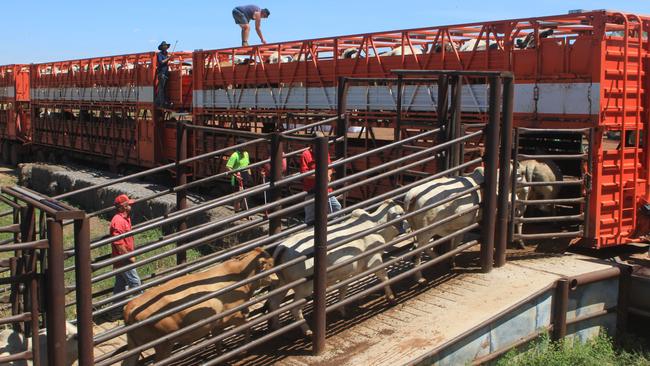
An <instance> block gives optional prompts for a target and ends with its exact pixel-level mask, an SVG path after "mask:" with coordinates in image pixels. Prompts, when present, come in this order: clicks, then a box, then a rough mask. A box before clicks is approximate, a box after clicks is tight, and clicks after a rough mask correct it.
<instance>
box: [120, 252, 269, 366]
mask: <svg viewBox="0 0 650 366" xmlns="http://www.w3.org/2000/svg"><path fill="white" fill-rule="evenodd" d="M271 267H273V258H271V256H270V255H269V254H268V253H267V252H266V251H264V250H263V249H262V248H256V249H254V250H252V251H250V252H248V253H245V254H242V255H240V256H238V257H235V258H232V259H230V260H228V261H226V262H223V263H220V264H218V265H216V266H214V267H212V268H210V269H208V270H206V271H204V272H199V273H193V274H189V275H186V276H182V277H179V278H175V279H173V280H171V281H169V282H167V283H166V284H164V285H160V286H157V287H154V288H152V289H149V290H147V291H145V292H144V293H143V294H142V295H140V296H138V297H137V298H135V299H133V300H131V301H130V302H129V303H128V304H126V306H125V307H124V320H125V323H126V324H127V325H128V324H134V323H137V322H140V321H143V320H145V319H148V318H150V317H152V316H155V315H156V314H159V313H161V312H163V311H165V310H167V309H171V308H172V307H176V306H179V305H182V304H184V303H186V302H188V301H191V300H193V299H196V298H199V297H201V296H204V295H206V294H208V293H211V292H215V291H218V290H219V289H222V288H224V287H227V286H230V285H232V284H234V283H237V282H239V281H242V280H245V279H247V278H250V277H252V276H254V275H256V274H258V273H260V272H263V271H265V270H268V269H270V268H271ZM276 280H277V276H276V275H275V274H272V275H269V276H266V277H263V278H262V279H260V280H257V281H253V282H251V283H249V284H246V285H243V286H241V287H238V288H236V289H235V290H232V291H228V292H226V293H224V294H222V295H219V296H217V297H214V298H212V299H210V300H207V301H204V302H202V303H199V304H198V305H195V306H192V307H189V308H187V309H184V310H181V311H179V312H177V313H174V314H173V315H170V316H167V317H165V318H162V319H160V320H159V321H158V322H156V323H152V324H148V325H144V326H142V327H139V328H136V329H134V330H132V331H130V332H128V333H127V339H128V349H133V348H135V347H138V346H140V345H142V344H145V343H148V342H151V341H153V340H156V339H160V338H161V337H163V336H165V335H167V334H169V333H172V332H174V331H176V330H179V329H181V328H183V327H187V326H189V325H191V324H193V323H196V322H198V321H200V320H203V319H206V318H208V317H210V316H213V315H215V314H219V313H222V312H225V311H227V310H229V309H232V308H234V307H237V306H239V305H241V304H243V303H244V302H246V301H248V300H249V299H250V298H251V297H252V296H253V293H254V292H255V291H256V290H257V289H259V288H262V287H266V286H268V285H270V284H271V283H272V282H274V281H276ZM245 321H246V320H245V314H244V313H243V312H241V311H239V312H236V313H234V314H232V315H229V316H226V317H223V318H221V319H219V320H216V321H214V322H210V323H209V324H207V325H205V326H202V327H200V328H198V329H195V330H193V331H191V332H189V333H187V334H184V335H181V336H179V337H177V338H176V339H175V340H174V342H176V343H180V344H189V343H191V342H194V341H195V340H197V339H200V338H202V337H205V336H207V335H208V334H210V332H215V331H220V330H223V329H224V328H227V327H229V326H231V325H233V326H237V325H241V324H243V323H245ZM172 347H173V342H172V341H167V342H163V343H160V344H159V345H157V346H155V347H154V349H155V351H156V361H160V360H163V359H165V358H166V357H168V356H169V354H170V353H171V351H172ZM137 361H138V355H134V356H132V357H130V358H128V359H126V360H125V361H124V363H123V365H135V364H137Z"/></svg>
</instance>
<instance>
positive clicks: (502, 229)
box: [495, 76, 517, 267]
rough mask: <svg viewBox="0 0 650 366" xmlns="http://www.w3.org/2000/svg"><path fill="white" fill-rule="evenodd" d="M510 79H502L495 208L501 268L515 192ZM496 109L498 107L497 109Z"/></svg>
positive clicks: (497, 264) (512, 90) (497, 250)
mask: <svg viewBox="0 0 650 366" xmlns="http://www.w3.org/2000/svg"><path fill="white" fill-rule="evenodd" d="M513 81H514V80H513V78H512V77H507V76H506V77H504V78H503V126H501V157H500V159H499V168H500V169H501V170H500V171H499V197H498V200H499V203H498V207H497V217H498V218H497V233H496V238H497V243H496V263H495V265H496V267H503V266H504V265H505V264H506V247H507V245H508V242H507V239H508V216H509V215H508V195H509V194H510V189H511V188H512V192H514V191H515V189H516V186H514V185H513V186H512V187H511V186H510V175H511V174H512V176H515V179H516V175H517V174H516V172H515V171H513V172H512V173H511V172H510V168H511V165H512V164H511V162H510V160H511V155H512V99H513V93H514V84H513ZM497 108H498V107H497ZM515 203H516V201H515V200H512V207H513V209H514V207H515Z"/></svg>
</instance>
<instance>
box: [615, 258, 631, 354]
mask: <svg viewBox="0 0 650 366" xmlns="http://www.w3.org/2000/svg"><path fill="white" fill-rule="evenodd" d="M619 266H620V267H619V268H620V270H621V271H620V274H619V276H618V302H617V304H616V338H617V341H618V342H620V341H621V340H622V338H623V336H624V335H625V333H626V332H627V323H628V311H629V309H628V308H629V304H630V282H631V281H632V266H630V265H627V264H619Z"/></svg>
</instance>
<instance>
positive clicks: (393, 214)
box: [373, 200, 408, 241]
mask: <svg viewBox="0 0 650 366" xmlns="http://www.w3.org/2000/svg"><path fill="white" fill-rule="evenodd" d="M377 213H379V214H380V215H382V218H381V220H379V222H381V223H384V222H388V221H392V220H395V219H397V218H399V217H402V216H403V215H404V209H403V208H402V206H400V205H399V204H398V203H397V202H395V201H393V200H386V201H384V203H382V205H381V206H379V208H378V209H377V211H375V213H374V214H377ZM374 214H373V215H374ZM407 227H408V223H406V220H401V221H398V222H397V223H395V224H393V225H391V226H388V227H386V228H384V229H383V230H382V231H381V236H383V237H384V239H385V240H386V241H390V240H392V239H393V238H394V237H396V236H397V235H399V234H401V233H404V232H405V231H406V229H407Z"/></svg>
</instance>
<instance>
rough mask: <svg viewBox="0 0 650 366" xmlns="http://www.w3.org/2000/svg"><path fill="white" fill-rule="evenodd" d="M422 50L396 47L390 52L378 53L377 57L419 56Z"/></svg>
mask: <svg viewBox="0 0 650 366" xmlns="http://www.w3.org/2000/svg"><path fill="white" fill-rule="evenodd" d="M421 54H422V48H419V47H415V46H413V47H411V46H404V47H402V46H397V47H395V48H393V49H392V50H390V51H388V52H384V53H380V54H379V56H402V55H421Z"/></svg>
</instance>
